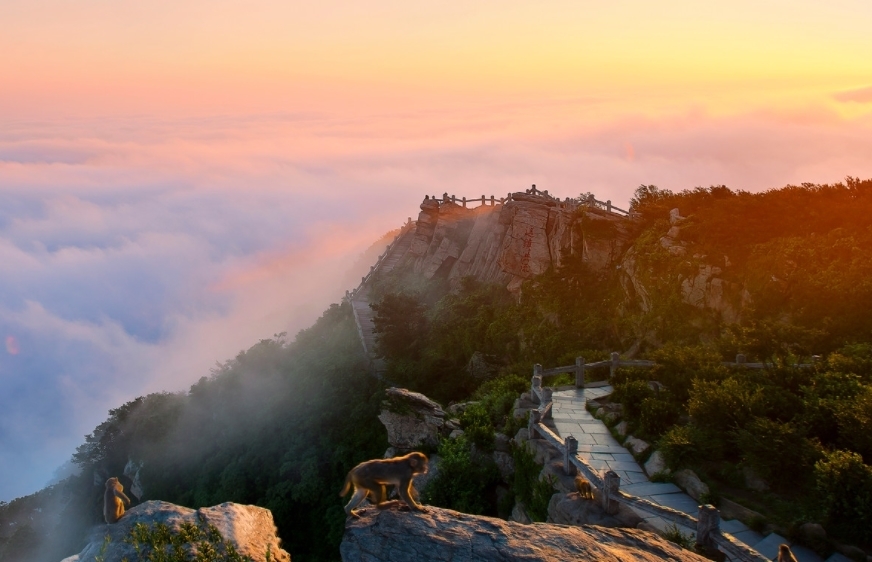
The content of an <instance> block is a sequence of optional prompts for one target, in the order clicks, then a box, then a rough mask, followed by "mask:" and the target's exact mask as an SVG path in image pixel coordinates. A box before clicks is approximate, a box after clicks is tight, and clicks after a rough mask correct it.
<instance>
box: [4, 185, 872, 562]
mask: <svg viewBox="0 0 872 562" xmlns="http://www.w3.org/2000/svg"><path fill="white" fill-rule="evenodd" d="M673 208H678V209H680V212H681V215H683V216H684V217H686V218H685V219H684V220H683V221H682V222H681V223H680V225H679V228H680V235H679V239H680V241H681V242H682V243H684V244H686V246H685V247H684V249H683V250H679V251H670V250H669V249H667V248H666V247H664V244H663V243H662V242H661V239H662V238H663V237H664V235H665V234H666V233H667V231H669V229H670V227H671V225H670V222H669V210H670V209H673ZM632 210H633V211H634V213H637V214H638V217H639V219H638V220H636V221H633V222H632V223H628V224H627V227H626V232H624V233H623V234H620V233H619V232H617V230H616V229H615V228H613V227H612V226H603V225H602V221H595V220H590V217H589V216H587V215H585V213H584V212H583V211H580V212H579V214H578V216H577V218H578V219H579V220H578V221H577V222H576V225H575V227H574V228H575V232H573V233H572V235H573V236H574V239H575V240H586V241H609V240H612V238H613V237H615V236H618V235H619V234H620V235H621V236H625V237H626V238H627V239H628V241H627V246H625V247H624V248H623V250H626V249H627V247H628V245H629V244H632V246H633V252H632V254H631V255H630V257H629V258H626V253H624V254H623V256H624V258H625V259H623V260H622V258H621V255H620V252H618V251H617V250H620V248H619V247H618V245H616V246H615V250H616V252H615V255H616V256H617V259H616V261H615V262H613V263H611V264H609V266H608V267H601V268H595V267H593V266H592V265H591V264H590V263H588V262H586V261H584V260H583V259H582V256H581V255H580V253H576V254H575V255H569V256H563V259H562V265H561V267H560V268H557V269H554V270H551V271H548V272H546V273H544V274H543V275H541V276H539V277H537V278H536V279H534V280H531V281H528V282H526V283H525V284H524V285H523V287H522V289H521V293H520V298H519V295H510V294H509V293H508V292H506V291H505V290H504V289H503V288H502V287H495V286H489V285H486V284H484V283H481V282H479V281H476V280H474V279H463V280H462V281H461V282H460V283H459V285H457V286H455V287H454V288H453V290H449V288H450V287H449V282H448V280H447V279H444V278H442V277H440V276H439V275H437V276H436V277H435V278H434V279H432V280H423V279H422V278H421V277H419V276H416V275H414V274H413V273H412V272H411V270H410V269H409V268H404V267H398V268H396V269H395V270H394V272H393V273H392V274H390V275H386V276H383V277H381V278H378V279H377V280H376V284H375V285H374V286H373V287H372V291H371V294H372V295H373V296H374V299H375V301H376V302H375V304H374V306H373V308H374V310H375V312H376V317H375V324H376V330H377V335H378V345H379V350H380V352H381V354H382V355H383V356H384V358H385V360H386V364H387V373H386V377H385V378H386V380H389V381H391V382H392V383H394V384H396V385H398V386H405V387H407V388H409V389H411V390H414V391H417V392H422V393H424V394H426V395H427V396H429V397H431V398H433V399H435V400H438V401H440V402H441V403H443V404H448V403H449V402H452V401H455V402H456V401H468V400H476V401H478V403H477V404H475V405H472V406H469V407H467V408H466V409H465V411H464V413H463V414H462V416H461V423H462V425H463V428H464V431H465V436H464V437H463V438H460V439H456V440H451V441H444V442H443V443H442V444H441V445H440V447H439V450H438V453H439V454H440V455H441V456H442V457H443V465H442V467H441V470H442V473H441V476H439V477H438V478H436V479H434V481H433V482H432V484H431V486H430V487H429V488H428V490H427V491H426V495H425V500H426V501H428V502H430V503H433V504H436V505H442V506H446V507H453V508H455V509H460V510H463V511H467V512H472V513H486V514H491V515H496V514H499V515H502V516H507V515H508V513H507V512H508V511H510V510H511V507H512V505H514V502H515V501H516V500H517V501H521V502H522V503H523V504H524V505H525V506H526V509H527V512H528V514H529V515H530V516H531V517H532V518H533V519H534V520H544V518H545V510H546V509H547V504H548V500H549V499H550V496H551V488H550V484H549V483H548V482H546V481H544V480H539V471H540V469H539V467H538V466H537V465H536V464H535V462H533V458H532V454H531V453H530V452H529V451H527V450H526V449H524V448H521V447H516V448H515V449H514V450H513V453H512V456H513V460H514V464H515V475H514V477H513V481H512V482H510V483H507V485H506V486H505V487H504V488H503V487H502V484H501V483H500V478H499V475H498V474H499V473H498V470H497V468H496V466H495V464H494V463H492V462H490V461H489V460H485V459H492V458H493V457H492V451H493V449H494V447H495V442H494V435H495V433H496V432H501V433H504V434H505V435H508V436H510V437H511V436H513V435H515V433H516V432H517V430H518V429H519V428H521V427H523V426H524V425H525V421H524V420H518V419H515V418H514V417H513V415H512V405H513V402H514V400H515V399H516V398H517V397H518V395H519V394H520V393H521V392H523V391H525V390H526V389H527V386H528V384H529V377H530V375H531V372H532V365H533V364H534V363H541V364H543V365H545V366H546V367H550V366H556V365H568V364H572V363H573V362H574V358H575V357H577V356H581V357H584V358H585V359H586V360H587V361H588V362H593V361H598V360H601V359H605V358H606V357H608V354H609V352H611V351H615V350H623V351H626V350H629V351H630V352H631V353H632V354H633V355H634V356H636V357H646V358H649V359H653V360H655V361H656V363H657V365H658V366H657V367H655V368H653V369H641V368H639V369H619V371H618V373H617V375H616V378H615V380H614V381H613V383H614V385H615V395H614V396H613V399H614V400H616V401H617V400H620V401H621V403H622V404H623V405H624V412H623V416H624V420H626V421H627V422H628V424H629V427H630V430H631V432H632V433H633V434H634V435H636V436H638V437H642V438H645V439H647V440H650V441H652V442H655V441H656V442H657V443H658V448H659V449H660V450H661V451H662V452H663V454H664V455H665V457H666V460H667V462H668V464H669V465H670V466H671V467H672V468H679V467H684V466H687V467H693V468H694V469H695V470H697V471H698V473H699V474H700V475H701V476H703V477H704V478H705V479H706V480H708V481H709V483H710V485H711V486H712V489H713V494H715V492H714V490H716V494H717V495H722V496H724V497H725V498H729V499H734V500H737V501H739V502H740V503H743V504H745V505H747V506H748V507H750V508H752V509H754V510H757V511H759V512H761V513H763V514H764V515H765V517H766V518H767V520H769V521H771V522H773V523H776V524H780V525H783V526H785V527H787V526H790V525H791V524H793V523H796V522H798V521H809V520H816V521H820V522H822V523H823V524H825V526H826V528H827V531H828V533H829V534H830V535H831V536H833V537H835V538H837V539H839V540H846V541H855V542H858V543H860V544H865V545H870V544H872V526H870V525H869V524H868V522H869V521H870V520H872V314H869V311H870V310H872V225H870V224H869V220H868V217H869V216H872V180H867V181H859V180H856V179H854V178H848V179H847V180H846V182H845V183H840V184H835V185H802V186H790V187H787V188H785V189H781V190H773V191H769V192H765V193H760V194H751V193H745V192H740V191H739V192H737V191H732V190H730V189H727V188H726V187H723V186H717V187H710V188H697V189H694V190H691V191H684V192H680V193H673V192H670V191H668V190H662V189H658V188H656V187H655V186H641V187H640V188H639V189H638V190H637V192H636V196H635V198H634V199H633V202H632ZM461 234H462V233H454V234H452V236H455V235H456V236H460V235H461ZM630 258H631V259H630ZM716 269H717V270H718V272H717V274H716V275H715V273H713V272H714V271H715V270H716ZM700 276H701V277H700ZM714 276H716V277H717V279H719V280H720V283H721V285H720V287H721V292H720V293H718V295H717V296H718V298H717V299H716V301H717V302H710V303H709V305H710V306H707V307H703V306H695V305H694V304H691V303H689V302H688V298H687V296H686V292H687V290H688V289H687V287H689V286H690V285H692V284H693V283H696V282H697V281H698V282H699V283H700V284H701V285H700V286H704V287H706V290H708V291H709V293H707V295H709V296H711V295H712V294H714V293H713V292H711V290H710V285H711V278H712V277H714ZM683 285H684V289H683V288H682V287H683ZM642 291H643V292H642ZM643 297H644V298H643ZM706 298H708V297H706ZM697 304H699V303H697ZM476 352H478V353H477V354H476ZM739 353H742V354H744V355H745V356H746V358H747V361H749V362H752V361H760V362H767V363H769V364H770V367H769V368H767V369H762V370H754V369H744V368H732V367H725V366H724V365H722V362H723V361H733V360H734V359H735V357H736V355H737V354H739ZM474 354H476V356H477V357H480V358H482V359H483V360H484V361H485V362H486V363H487V365H488V370H487V372H485V373H484V374H481V373H476V374H475V376H473V374H472V373H471V371H470V369H469V368H468V367H469V364H470V360H471V358H472V357H473V355H474ZM812 354H815V355H818V356H820V357H819V358H815V360H814V361H813V360H812V357H811V356H812ZM795 363H806V364H808V363H813V365H812V366H811V367H802V368H799V367H794V366H793V365H794V364H795ZM607 375H608V370H607V369H600V370H598V371H593V372H591V373H590V374H589V376H588V380H592V379H594V378H603V377H606V376H607ZM650 380H657V381H659V382H660V383H662V384H663V386H664V387H665V390H663V389H661V390H659V391H656V390H653V389H652V388H651V387H649V385H648V384H647V382H648V381H650ZM549 382H550V381H549ZM383 397H384V394H383V388H382V386H380V384H379V383H378V382H377V381H376V380H374V379H373V377H371V376H370V375H369V374H368V372H367V370H366V361H365V358H364V357H363V355H362V352H361V350H360V344H359V341H358V339H357V334H356V328H355V326H354V322H353V318H352V315H351V311H350V307H349V306H348V305H347V304H343V305H341V306H340V305H333V306H331V307H330V308H329V309H328V310H327V311H326V312H325V313H324V315H323V317H322V318H320V319H319V320H318V321H317V322H316V323H315V325H314V326H312V327H311V328H309V329H307V330H303V331H301V332H300V333H299V334H298V335H297V336H296V338H295V339H294V340H293V341H292V342H288V341H286V339H285V338H284V337H283V336H282V335H279V336H277V337H275V338H273V339H265V340H262V341H261V342H259V343H257V344H255V345H254V346H253V347H251V349H249V350H247V351H243V352H240V353H239V354H238V355H237V356H236V357H235V358H234V359H231V360H230V361H227V362H225V363H223V364H221V365H218V366H217V368H216V369H215V370H214V371H213V372H212V374H211V376H209V377H204V378H202V379H201V380H200V381H199V382H197V383H196V384H194V385H193V386H192V387H191V388H190V390H189V391H188V392H187V393H183V394H168V393H159V394H152V395H148V396H145V397H141V398H137V399H136V400H133V401H131V402H128V403H127V404H124V405H122V406H120V407H118V408H115V409H113V410H111V411H110V412H109V416H108V418H107V419H106V421H105V422H103V423H102V424H100V425H99V426H98V427H97V428H95V429H94V431H93V432H92V433H91V434H90V435H88V436H87V437H86V439H85V442H84V443H83V445H82V446H81V447H79V449H78V451H77V452H76V454H75V456H74V460H75V462H76V463H78V464H79V465H80V466H81V467H82V468H83V469H84V470H83V472H82V476H79V477H72V478H70V479H68V480H66V481H64V482H63V483H61V484H58V485H56V486H52V487H50V488H47V489H46V490H43V491H41V492H39V493H38V494H34V495H33V496H29V497H27V498H20V499H18V500H15V501H14V502H10V503H9V504H0V527H2V528H4V529H8V528H11V527H10V526H9V525H8V523H9V522H11V521H16V522H26V524H21V525H19V526H18V527H16V530H15V532H14V533H12V534H11V535H3V536H0V560H28V559H32V560H51V559H58V560H59V559H61V558H63V557H64V556H68V555H69V554H72V553H73V552H75V551H76V548H77V547H79V546H81V543H80V541H81V540H83V538H84V537H85V536H86V534H87V533H86V531H87V528H88V527H89V526H90V525H92V524H94V523H97V522H99V521H100V519H101V513H100V494H101V493H102V491H101V490H100V489H96V488H94V487H93V485H92V482H93V474H94V473H98V474H109V475H118V476H121V475H122V473H123V468H124V466H125V464H126V463H127V462H128V460H130V459H134V460H136V461H141V462H142V463H143V474H142V476H143V481H144V483H145V487H146V492H145V493H146V495H147V498H138V499H140V500H142V499H162V500H166V501H170V502H174V503H178V504H181V505H186V506H189V507H194V508H196V507H201V506H209V505H215V504H218V503H221V502H225V501H235V502H240V503H251V504H256V505H259V506H262V507H265V508H268V509H270V510H271V511H272V513H273V516H274V518H275V521H276V524H277V526H278V529H279V535H280V536H281V537H282V538H283V539H284V546H285V548H286V549H287V550H289V551H290V552H291V553H292V555H293V557H294V560H297V561H303V562H306V561H316V560H333V559H335V558H336V552H337V547H338V544H339V542H340V540H341V536H342V532H343V529H344V521H345V514H344V511H343V509H342V500H340V499H339V498H338V497H337V493H338V491H339V489H340V488H341V484H342V481H343V479H344V477H345V474H346V473H347V471H348V470H349V469H350V468H351V467H352V466H354V465H355V464H357V463H358V462H360V461H362V460H366V459H369V458H376V457H380V456H381V455H382V454H383V452H384V450H385V448H386V447H387V443H386V441H385V432H384V429H383V427H382V426H381V424H380V423H379V421H378V419H377V415H378V412H379V409H380V406H381V402H382V400H383ZM749 472H753V473H756V475H757V476H759V477H761V478H762V479H764V480H765V481H766V482H767V483H768V484H769V485H770V487H771V489H770V490H769V491H767V492H753V493H752V492H749V491H748V489H747V483H746V481H745V477H746V474H747V473H749ZM122 482H123V483H124V484H125V487H126V488H127V491H129V481H127V480H126V479H125V478H124V477H122ZM498 498H500V499H499V500H498ZM49 514H51V515H49ZM55 516H58V517H57V519H60V520H63V521H66V522H69V524H68V525H65V526H62V527H59V526H58V525H57V519H56V518H55ZM46 536H48V537H52V539H51V540H49V541H45V540H42V539H41V537H46ZM312 537H319V539H320V540H312Z"/></svg>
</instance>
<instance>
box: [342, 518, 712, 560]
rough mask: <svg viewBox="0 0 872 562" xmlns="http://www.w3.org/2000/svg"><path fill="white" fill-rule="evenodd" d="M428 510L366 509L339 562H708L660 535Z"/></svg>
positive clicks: (350, 526)
mask: <svg viewBox="0 0 872 562" xmlns="http://www.w3.org/2000/svg"><path fill="white" fill-rule="evenodd" d="M427 510H428V511H427V513H417V512H408V511H400V510H399V509H396V508H391V509H385V510H378V509H368V510H366V511H365V512H364V513H363V514H362V515H361V517H360V518H359V519H349V520H348V521H347V522H346V526H345V535H344V537H343V539H342V545H341V546H340V553H341V555H342V560H343V561H344V562H407V561H409V560H445V561H448V560H450V561H452V562H465V561H473V560H475V561H482V562H485V561H501V562H502V561H505V562H508V561H517V560H523V561H529V562H534V561H542V562H545V561H548V562H561V561H567V562H568V561H573V562H577V561H579V560H613V561H631V560H633V561H643V560H644V561H652V562H653V561H655V560H677V561H685V560H686V561H695V562H701V561H703V560H705V558H702V557H700V556H698V555H696V554H694V553H692V552H689V551H687V550H682V549H680V548H679V547H677V546H676V545H674V544H672V543H670V542H668V541H666V540H665V539H663V538H661V537H660V536H659V535H656V534H654V533H649V532H646V531H640V530H638V529H607V528H603V527H595V526H582V527H569V526H562V525H551V524H547V523H534V524H532V525H523V524H521V523H515V522H511V521H503V520H502V519H495V518H490V517H482V516H477V515H467V514H465V513H460V512H457V511H452V510H448V509H439V508H435V507H430V506H428V507H427Z"/></svg>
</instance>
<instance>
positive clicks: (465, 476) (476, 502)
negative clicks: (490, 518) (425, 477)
mask: <svg viewBox="0 0 872 562" xmlns="http://www.w3.org/2000/svg"><path fill="white" fill-rule="evenodd" d="M464 437H465V436H464ZM464 437H460V438H458V439H444V440H443V441H442V442H441V443H440V444H439V451H438V452H439V456H440V457H441V459H442V460H441V461H440V464H439V474H438V475H437V476H436V478H434V479H433V481H431V482H430V483H429V484H428V485H427V489H426V490H425V491H424V493H423V499H424V502H426V503H430V504H433V505H436V506H439V507H447V508H449V509H455V510H457V511H462V512H464V513H471V514H475V515H483V514H487V513H490V512H491V511H492V510H491V505H490V503H489V502H488V500H487V497H488V492H489V491H490V489H491V488H492V487H493V486H495V485H496V484H497V482H499V479H500V474H499V470H498V469H497V467H496V465H495V464H494V462H493V460H492V459H491V458H490V457H484V456H477V457H475V458H473V457H472V455H471V453H470V449H469V443H468V441H467V440H466V439H465V438H464Z"/></svg>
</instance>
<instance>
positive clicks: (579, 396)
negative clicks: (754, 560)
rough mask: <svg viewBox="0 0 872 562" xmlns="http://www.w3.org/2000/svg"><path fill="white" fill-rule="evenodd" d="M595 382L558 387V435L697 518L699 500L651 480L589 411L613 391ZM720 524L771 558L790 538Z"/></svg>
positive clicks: (631, 490)
mask: <svg viewBox="0 0 872 562" xmlns="http://www.w3.org/2000/svg"><path fill="white" fill-rule="evenodd" d="M596 384H597V383H591V384H590V385H588V388H584V389H569V390H555V391H554V393H553V395H552V398H551V399H552V406H551V413H552V417H553V421H554V426H555V428H556V429H557V434H558V435H560V436H561V437H566V436H567V435H572V436H573V437H575V438H576V439H577V440H578V457H579V458H581V459H583V460H584V461H585V462H587V464H588V465H590V466H591V468H593V469H594V470H598V471H600V472H601V473H605V472H606V471H608V470H613V471H614V472H615V473H617V474H618V476H620V477H621V490H623V491H625V492H627V493H628V494H632V495H634V496H638V497H642V498H645V499H647V500H650V501H652V502H654V503H658V504H660V505H664V506H667V507H671V508H672V509H675V510H678V511H681V512H684V513H687V514H688V515H692V516H693V517H696V516H697V514H698V503H697V501H696V500H695V499H693V498H691V497H690V496H688V495H687V494H685V493H684V492H682V491H681V488H679V487H678V486H676V485H675V484H671V483H665V482H663V483H661V482H651V481H649V480H648V476H647V475H646V474H645V471H644V470H643V469H642V467H641V466H639V463H637V462H636V459H634V458H633V455H632V454H630V451H629V450H627V449H625V448H624V447H623V446H622V445H621V444H620V443H618V441H617V439H615V438H614V437H612V434H611V432H610V431H609V428H608V427H606V425H605V424H604V423H603V422H601V421H600V420H598V419H596V418H595V417H593V414H591V413H590V412H588V411H587V409H586V408H585V403H586V402H587V401H588V400H595V399H597V398H601V397H603V396H605V395H607V394H611V392H612V387H611V386H608V385H604V384H603V385H601V386H594V385H596ZM634 511H636V513H638V514H639V516H640V517H643V518H644V519H645V521H646V522H647V523H649V524H650V525H652V526H653V527H654V528H656V529H658V530H661V531H662V530H664V529H665V528H666V527H667V525H669V523H667V522H666V521H664V520H663V519H661V518H660V517H657V516H656V515H651V514H650V513H648V512H646V511H641V510H637V509H634ZM679 528H680V529H681V532H682V533H693V534H694V535H695V534H696V529H691V528H689V527H683V526H680V527H679ZM721 529H722V530H723V531H724V532H727V533H730V534H731V535H733V536H734V537H736V539H738V540H740V541H742V542H744V543H745V544H747V545H748V546H750V547H752V548H754V549H755V550H756V551H757V552H759V553H760V554H762V555H763V556H765V557H767V558H769V559H771V560H774V559H775V557H777V555H778V545H780V544H781V543H788V544H790V541H789V540H787V539H786V538H784V537H781V536H779V535H777V534H775V533H771V534H769V535H768V536H766V537H764V536H763V535H761V534H760V533H757V532H756V531H753V530H752V529H750V528H748V526H747V525H745V524H744V523H742V522H741V521H739V520H738V519H734V520H730V521H721ZM790 548H791V549H792V550H793V554H794V555H795V556H796V558H797V560H799V562H822V561H823V559H822V558H821V557H820V556H818V555H817V554H816V553H814V552H812V551H811V550H809V549H807V548H804V547H802V546H799V545H791V547H790ZM845 561H847V558H845V557H844V556H842V555H841V554H838V553H836V554H833V555H832V556H830V557H829V558H827V562H845Z"/></svg>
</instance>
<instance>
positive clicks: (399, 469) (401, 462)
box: [339, 452, 428, 517]
mask: <svg viewBox="0 0 872 562" xmlns="http://www.w3.org/2000/svg"><path fill="white" fill-rule="evenodd" d="M427 469H428V461H427V455H425V454H424V453H417V452H416V453H409V454H408V455H403V456H402V457H394V458H392V459H374V460H371V461H366V462H362V463H360V464H359V465H357V466H355V467H354V468H352V469H351V471H349V473H348V476H346V477H345V486H344V487H343V488H342V491H341V492H340V493H339V496H340V497H341V496H344V495H346V494H347V493H348V492H349V491H350V490H351V488H352V487H354V495H353V496H351V501H349V502H348V505H346V506H345V513H347V514H348V515H350V516H352V517H358V515H357V511H355V509H354V508H355V507H357V506H358V505H359V504H360V502H362V501H363V500H364V499H365V498H366V497H367V496H369V499H370V501H371V502H372V503H374V504H375V505H376V507H382V508H384V507H387V504H389V503H390V502H386V501H385V500H386V499H387V494H386V493H385V491H386V490H385V487H386V486H389V485H394V486H396V487H397V493H398V494H399V495H400V498H402V500H403V501H404V502H406V505H408V506H409V508H411V509H414V510H416V511H426V509H424V506H422V505H421V504H419V503H418V502H416V501H415V499H414V498H413V497H412V496H413V492H414V491H415V489H414V488H413V487H412V477H413V476H414V475H416V474H426V473H427Z"/></svg>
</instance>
